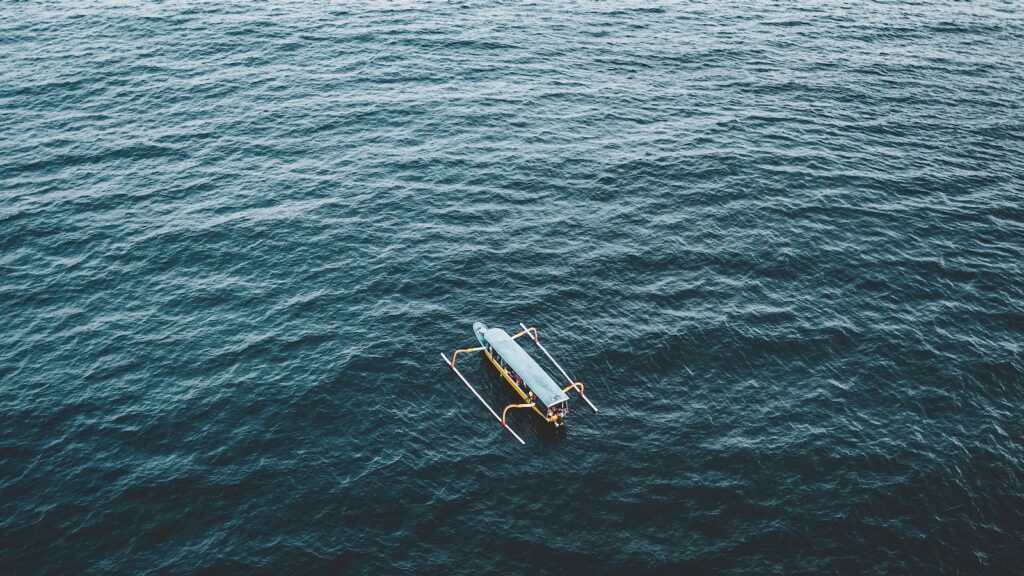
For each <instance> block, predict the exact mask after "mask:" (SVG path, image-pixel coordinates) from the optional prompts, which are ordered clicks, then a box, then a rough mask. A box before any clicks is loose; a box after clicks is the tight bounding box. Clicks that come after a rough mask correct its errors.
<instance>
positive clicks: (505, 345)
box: [441, 322, 597, 444]
mask: <svg viewBox="0 0 1024 576" xmlns="http://www.w3.org/2000/svg"><path fill="white" fill-rule="evenodd" d="M519 327H520V328H522V331H521V332H519V333H517V334H516V335H515V336H509V335H508V332H505V331H504V330H502V329H501V328H488V327H487V326H485V325H484V324H483V323H481V322H477V323H475V324H473V333H474V334H476V339H477V341H479V342H480V346H477V347H475V348H463V349H461V350H456V351H455V352H453V353H452V359H451V360H449V359H448V357H447V356H445V355H444V353H443V352H442V353H441V358H444V362H445V364H447V365H448V366H449V367H451V369H452V370H454V371H455V374H456V375H457V376H458V377H459V379H460V380H462V382H463V383H464V384H465V385H466V386H468V387H469V390H470V391H471V392H473V395H474V396H476V397H477V399H478V400H480V402H481V403H482V404H483V405H484V407H486V408H487V410H488V411H490V413H491V414H492V415H493V416H494V417H495V418H496V419H497V420H498V422H501V425H502V426H503V427H504V428H505V429H506V430H508V431H509V432H511V433H512V435H513V436H515V437H516V440H519V443H520V444H526V442H524V441H523V439H522V438H520V437H519V434H516V433H515V431H514V430H512V429H511V428H509V426H508V422H507V421H506V417H507V416H508V411H509V410H515V409H519V408H530V409H533V411H534V412H536V413H537V414H538V415H539V416H540V417H541V418H543V419H544V421H545V422H548V423H550V424H552V425H554V426H556V427H558V426H561V425H562V424H564V423H565V416H566V415H567V414H568V413H569V397H568V396H567V395H566V392H568V391H569V390H576V391H578V392H579V393H580V397H581V398H583V400H584V401H585V402H586V403H587V405H589V406H590V408H591V409H592V410H593V411H594V412H597V407H596V406H594V405H593V404H592V403H591V402H590V400H589V399H588V398H587V396H586V395H585V394H584V393H583V383H582V382H575V381H573V379H572V378H570V377H569V375H568V374H566V372H565V370H564V369H563V368H562V366H561V365H560V364H559V363H558V362H556V361H555V359H554V358H552V357H551V354H549V353H548V351H547V349H546V348H544V346H542V345H541V343H540V339H539V337H538V333H537V329H536V328H527V327H526V326H524V325H523V324H522V323H520V324H519ZM524 335H529V336H530V337H531V339H532V340H533V343H534V344H536V345H537V348H539V349H540V351H541V352H543V353H544V355H545V356H547V358H548V360H551V363H552V364H554V365H555V367H556V368H558V371H559V372H561V373H562V376H565V379H566V380H568V381H569V385H568V386H566V387H565V388H561V387H559V385H558V384H556V383H555V381H554V380H553V379H552V378H551V376H549V375H548V373H547V372H545V371H544V369H543V368H541V367H540V365H539V364H537V362H536V361H535V360H534V359H533V358H531V357H530V355H529V354H528V353H527V352H526V350H524V349H523V347H522V346H520V345H519V343H518V342H516V339H517V338H519V337H520V336H524ZM469 352H483V353H484V356H485V357H486V358H487V359H488V360H490V361H491V364H493V365H494V367H495V368H496V369H497V370H498V373H499V374H501V376H502V378H504V380H505V381H506V382H508V383H509V385H510V386H512V389H513V390H515V391H516V393H517V394H519V396H520V398H522V399H523V403H521V404H509V405H508V406H505V409H504V410H502V412H501V417H499V416H498V413H497V412H495V411H494V409H492V408H491V406H490V404H488V403H487V401H486V400H484V399H483V397H482V396H480V394H479V393H478V392H477V391H476V388H473V385H472V384H470V383H469V380H466V377H465V376H463V375H462V372H459V369H458V368H456V367H455V360H456V359H457V358H458V356H459V354H464V353H469Z"/></svg>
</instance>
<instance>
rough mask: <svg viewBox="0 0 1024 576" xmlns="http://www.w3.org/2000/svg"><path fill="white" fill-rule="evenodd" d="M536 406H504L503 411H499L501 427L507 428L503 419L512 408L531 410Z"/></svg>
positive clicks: (533, 404) (530, 404)
mask: <svg viewBox="0 0 1024 576" xmlns="http://www.w3.org/2000/svg"><path fill="white" fill-rule="evenodd" d="M534 406H536V404H535V403H533V402H530V403H529V404H509V405H508V406H505V409H504V410H502V411H501V425H502V426H504V427H506V428H508V424H506V423H505V417H506V416H507V415H508V411H509V410H512V409H513V408H533V407H534Z"/></svg>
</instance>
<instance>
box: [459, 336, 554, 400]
mask: <svg viewBox="0 0 1024 576" xmlns="http://www.w3.org/2000/svg"><path fill="white" fill-rule="evenodd" d="M473 328H474V329H475V331H476V333H477V338H479V339H480V343H481V344H484V345H487V344H490V345H491V347H492V348H494V351H495V352H497V353H498V355H499V356H501V358H502V359H503V360H504V361H505V362H506V363H507V364H508V365H509V367H511V368H512V370H514V371H515V373H516V374H518V375H519V377H520V378H522V379H523V382H524V383H525V384H526V385H527V386H528V387H529V388H530V390H533V393H534V394H536V395H537V399H538V400H540V401H541V403H542V404H544V406H545V407H551V406H554V405H555V404H560V403H562V402H565V401H566V400H568V399H569V397H568V396H566V395H565V392H562V389H561V388H559V387H558V384H556V383H555V381H554V380H552V379H551V376H548V373H547V372H545V371H544V369H543V368H541V367H540V365H539V364H537V362H536V360H534V359H533V358H531V357H530V355H529V354H527V353H526V350H523V347H522V346H520V345H519V343H518V342H516V341H515V340H513V339H512V337H511V336H509V335H508V332H505V331H504V330H502V329H501V328H487V327H486V326H484V325H483V324H480V323H479V322H477V323H476V324H475V325H474V326H473Z"/></svg>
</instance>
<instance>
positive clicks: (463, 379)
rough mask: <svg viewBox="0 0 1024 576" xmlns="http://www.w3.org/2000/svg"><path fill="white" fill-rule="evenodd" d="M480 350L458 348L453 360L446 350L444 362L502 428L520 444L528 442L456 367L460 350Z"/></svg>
mask: <svg viewBox="0 0 1024 576" xmlns="http://www.w3.org/2000/svg"><path fill="white" fill-rule="evenodd" d="M480 350H483V347H477V348H464V349H462V350H456V351H455V352H454V353H453V354H452V359H451V360H448V357H447V356H445V355H444V352H442V353H441V358H444V363H445V364H447V365H448V366H449V367H450V368H451V369H452V370H453V371H454V372H455V375H456V376H458V377H459V380H462V382H463V383H464V384H465V385H466V386H467V387H468V388H469V391H470V392H472V393H473V395H474V396H476V398H477V400H479V401H480V403H481V404H483V405H484V408H487V411H488V412H490V413H491V415H492V416H494V419H495V420H497V421H498V422H500V423H501V426H502V428H504V429H505V430H508V431H509V432H511V433H512V435H513V436H515V437H516V440H519V443H520V444H526V442H524V441H523V439H522V438H520V437H519V434H516V432H515V430H513V429H511V428H509V427H508V424H505V419H504V414H502V416H498V413H497V412H495V411H494V409H493V408H491V405H490V404H488V403H487V401H486V400H484V398H483V396H481V395H480V394H479V393H478V392H477V391H476V388H473V385H472V384H470V383H469V380H466V377H465V376H463V375H462V372H459V369H458V368H456V367H455V357H456V356H457V355H458V354H459V352H479V351H480ZM505 412H508V408H505Z"/></svg>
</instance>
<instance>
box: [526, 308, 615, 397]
mask: <svg viewBox="0 0 1024 576" xmlns="http://www.w3.org/2000/svg"><path fill="white" fill-rule="evenodd" d="M519 327H520V328H522V329H523V331H522V332H520V333H518V334H516V335H515V336H513V338H518V337H520V336H522V335H523V334H529V335H531V336H533V343H534V344H536V345H537V348H540V351H541V352H543V353H544V355H545V356H547V357H548V360H551V363H552V364H554V365H555V368H558V371H559V372H561V373H562V376H565V379H566V380H568V381H569V385H568V386H567V387H565V388H564V389H563V390H562V391H563V392H568V391H569V390H570V389H571V388H576V387H577V386H579V388H578V390H579V393H580V397H581V398H583V401H584V402H586V403H587V406H590V409H591V410H593V411H594V412H595V413H596V412H597V406H594V403H593V402H591V401H590V399H589V398H587V395H586V394H584V393H583V383H582V382H574V381H573V379H572V378H569V375H568V374H566V372H565V370H564V369H563V368H562V365H561V364H559V363H558V362H557V361H556V360H555V359H554V358H552V357H551V354H550V353H549V352H548V350H547V348H545V347H544V346H543V345H542V344H541V343H540V334H538V333H537V329H536V328H532V327H531V328H527V327H526V326H525V325H523V323H522V322H520V323H519Z"/></svg>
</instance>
